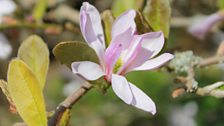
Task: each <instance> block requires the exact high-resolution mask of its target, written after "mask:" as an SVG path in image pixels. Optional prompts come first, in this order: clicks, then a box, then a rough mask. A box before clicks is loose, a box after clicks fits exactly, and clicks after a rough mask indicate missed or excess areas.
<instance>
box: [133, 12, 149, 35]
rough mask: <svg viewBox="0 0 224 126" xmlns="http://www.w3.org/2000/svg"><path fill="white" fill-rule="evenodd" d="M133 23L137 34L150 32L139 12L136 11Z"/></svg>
mask: <svg viewBox="0 0 224 126" xmlns="http://www.w3.org/2000/svg"><path fill="white" fill-rule="evenodd" d="M135 23H136V26H137V31H138V33H139V34H144V33H147V32H151V31H152V28H151V27H150V26H149V24H148V22H147V21H146V20H145V18H144V16H143V15H142V13H141V12H140V11H137V13H136V17H135Z"/></svg>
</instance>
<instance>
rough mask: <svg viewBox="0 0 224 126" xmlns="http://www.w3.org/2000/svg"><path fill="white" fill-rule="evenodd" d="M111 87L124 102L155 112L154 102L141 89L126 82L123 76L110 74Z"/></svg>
mask: <svg viewBox="0 0 224 126" xmlns="http://www.w3.org/2000/svg"><path fill="white" fill-rule="evenodd" d="M112 89H113V90H114V92H115V94H116V95H117V96H118V97H119V98H120V99H121V100H123V101H124V102H125V103H127V104H129V105H132V106H135V107H136V108H139V109H141V110H144V111H146V112H150V113H152V114H155V113H156V106H155V104H154V102H153V101H152V100H151V98H149V97H148V96H147V95H146V94H145V93H144V92H143V91H141V90H140V89H139V88H137V87H136V86H135V85H133V84H131V83H130V82H128V81H127V80H126V79H125V77H123V76H119V75H116V74H113V75H112Z"/></svg>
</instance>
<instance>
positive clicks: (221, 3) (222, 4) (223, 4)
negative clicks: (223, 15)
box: [216, 0, 224, 9]
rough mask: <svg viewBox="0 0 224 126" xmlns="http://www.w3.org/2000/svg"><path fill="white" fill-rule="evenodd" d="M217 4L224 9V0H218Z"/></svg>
mask: <svg viewBox="0 0 224 126" xmlns="http://www.w3.org/2000/svg"><path fill="white" fill-rule="evenodd" d="M216 4H217V6H218V7H219V9H224V0H217V1H216Z"/></svg>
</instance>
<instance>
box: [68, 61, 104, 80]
mask: <svg viewBox="0 0 224 126" xmlns="http://www.w3.org/2000/svg"><path fill="white" fill-rule="evenodd" d="M71 67H72V72H73V73H74V74H78V75H80V76H82V77H84V78H85V79H86V80H90V81H93V80H97V79H99V78H100V77H102V76H104V75H105V73H104V72H103V70H102V68H101V67H100V66H99V65H98V64H96V63H93V62H90V61H81V62H73V63H72V65H71Z"/></svg>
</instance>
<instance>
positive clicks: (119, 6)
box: [112, 0, 144, 17]
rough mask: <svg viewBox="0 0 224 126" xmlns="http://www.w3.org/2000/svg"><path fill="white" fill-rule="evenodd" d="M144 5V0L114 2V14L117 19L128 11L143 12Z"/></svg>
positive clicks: (118, 0) (116, 0) (119, 0)
mask: <svg viewBox="0 0 224 126" xmlns="http://www.w3.org/2000/svg"><path fill="white" fill-rule="evenodd" d="M143 4H144V0H114V3H113V6H112V12H113V14H114V16H115V17H117V16H119V15H120V14H122V13H123V12H125V11H127V10H128V9H136V10H139V9H140V10H141V9H142V7H143Z"/></svg>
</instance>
